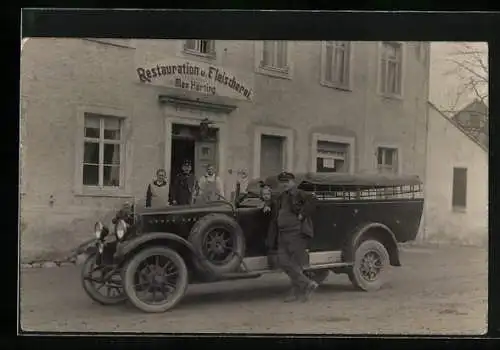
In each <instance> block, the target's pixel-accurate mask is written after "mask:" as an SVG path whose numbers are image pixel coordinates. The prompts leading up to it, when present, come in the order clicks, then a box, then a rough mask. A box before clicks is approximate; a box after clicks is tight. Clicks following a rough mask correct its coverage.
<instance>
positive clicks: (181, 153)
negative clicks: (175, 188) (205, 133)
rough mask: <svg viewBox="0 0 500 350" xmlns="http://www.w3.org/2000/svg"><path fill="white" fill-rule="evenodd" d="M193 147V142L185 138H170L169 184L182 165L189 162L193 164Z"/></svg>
mask: <svg viewBox="0 0 500 350" xmlns="http://www.w3.org/2000/svg"><path fill="white" fill-rule="evenodd" d="M194 146H195V141H194V140H190V139H185V138H172V160H171V162H170V164H171V166H170V179H171V181H170V183H172V182H173V179H174V178H175V176H176V175H177V174H178V173H179V172H180V171H181V170H182V169H181V168H182V163H184V161H185V160H189V161H190V162H191V164H194Z"/></svg>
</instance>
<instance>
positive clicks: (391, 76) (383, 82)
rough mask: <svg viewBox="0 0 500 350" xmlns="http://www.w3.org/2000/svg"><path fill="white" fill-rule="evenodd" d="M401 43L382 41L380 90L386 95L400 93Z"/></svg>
mask: <svg viewBox="0 0 500 350" xmlns="http://www.w3.org/2000/svg"><path fill="white" fill-rule="evenodd" d="M402 62H403V45H402V44H400V43H395V42H386V41H384V42H383V43H382V57H381V62H380V91H381V93H383V94H386V95H401V85H402Z"/></svg>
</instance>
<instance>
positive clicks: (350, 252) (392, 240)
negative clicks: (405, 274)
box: [342, 222, 401, 266]
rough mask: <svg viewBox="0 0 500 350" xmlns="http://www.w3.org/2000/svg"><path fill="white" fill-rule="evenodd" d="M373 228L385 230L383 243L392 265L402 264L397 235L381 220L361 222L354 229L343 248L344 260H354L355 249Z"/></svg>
mask: <svg viewBox="0 0 500 350" xmlns="http://www.w3.org/2000/svg"><path fill="white" fill-rule="evenodd" d="M373 229H378V230H379V232H380V231H383V232H385V234H384V240H383V241H382V242H381V243H383V244H384V246H385V247H386V248H387V251H388V253H389V257H390V262H391V265H392V266H401V262H400V260H399V250H398V244H397V241H396V236H395V235H394V232H392V230H391V229H390V228H389V227H387V226H386V225H384V224H381V223H379V222H371V223H365V224H361V225H359V226H358V227H357V228H356V229H355V230H354V231H353V234H351V235H349V238H348V239H347V241H346V244H345V245H344V248H343V249H342V257H343V260H345V261H352V260H353V259H354V251H355V249H356V247H357V246H358V245H359V244H360V242H361V239H362V238H363V236H364V235H365V234H366V233H367V232H369V231H370V230H373Z"/></svg>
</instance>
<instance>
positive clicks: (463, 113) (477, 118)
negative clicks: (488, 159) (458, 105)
mask: <svg viewBox="0 0 500 350" xmlns="http://www.w3.org/2000/svg"><path fill="white" fill-rule="evenodd" d="M452 119H453V120H454V121H455V122H456V123H457V124H459V125H460V126H461V127H462V128H463V129H464V130H465V131H466V132H467V134H468V135H470V136H471V137H473V138H474V139H476V140H478V141H479V142H480V143H482V144H483V145H484V146H486V147H488V133H489V128H488V106H487V105H486V104H485V103H484V102H483V101H481V100H477V99H476V100H474V101H472V102H471V103H469V104H468V105H467V106H466V107H465V108H463V109H462V110H460V111H459V112H458V113H456V114H455V115H454V116H453V117H452Z"/></svg>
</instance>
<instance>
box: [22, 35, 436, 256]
mask: <svg viewBox="0 0 500 350" xmlns="http://www.w3.org/2000/svg"><path fill="white" fill-rule="evenodd" d="M428 89H429V45H428V44H427V43H421V42H415V43H414V42H411V43H409V42H408V43H407V42H404V43H403V42H338V41H337V42H281V41H266V42H261V41H211V40H187V41H183V40H129V39H99V40H97V39H96V40H93V39H92V40H91V39H54V38H47V39H31V40H30V41H29V42H27V43H26V44H25V45H24V48H23V52H22V61H21V97H22V98H21V99H22V105H21V125H22V127H21V144H22V145H21V146H22V158H21V173H22V176H21V184H20V187H21V220H22V224H21V249H22V250H21V251H22V257H23V259H24V260H29V259H34V258H40V257H42V256H43V257H46V256H49V255H51V254H56V252H61V251H67V250H68V249H70V248H71V247H73V246H74V245H75V244H78V243H79V242H80V241H82V240H84V239H86V238H87V237H88V236H89V235H90V234H91V228H92V226H93V223H94V222H95V220H96V218H102V217H103V215H104V214H105V213H109V212H110V211H111V210H112V209H113V208H116V207H117V206H119V205H120V204H121V203H123V202H124V201H125V200H131V199H132V198H135V200H138V201H140V200H142V199H143V198H144V197H145V192H146V187H147V184H148V183H149V182H150V181H151V179H152V177H153V176H154V173H155V171H156V169H158V168H165V169H166V171H167V174H169V177H171V176H172V175H173V174H175V172H176V171H178V169H179V166H180V164H181V162H182V161H183V160H184V159H190V160H192V161H193V163H194V169H195V171H196V174H197V176H200V175H201V174H202V172H203V167H204V165H205V164H207V163H213V164H215V166H216V169H217V171H218V173H219V175H220V176H221V178H222V179H223V183H224V187H225V195H226V197H229V196H230V193H231V191H233V189H234V187H235V181H236V174H237V173H238V171H239V170H241V169H245V170H246V171H247V172H248V174H249V176H250V177H251V178H253V177H259V176H265V175H268V174H271V173H276V172H278V171H281V170H283V169H286V170H290V171H295V172H302V171H320V172H334V171H343V172H352V173H354V172H378V171H383V172H394V173H412V174H417V175H420V176H421V177H422V178H424V176H425V152H426V123H427V98H428ZM207 125H208V131H207V128H206V126H207ZM200 129H202V130H200ZM202 133H203V134H204V135H205V136H206V137H203V138H200V137H199V136H200V134H202Z"/></svg>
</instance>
